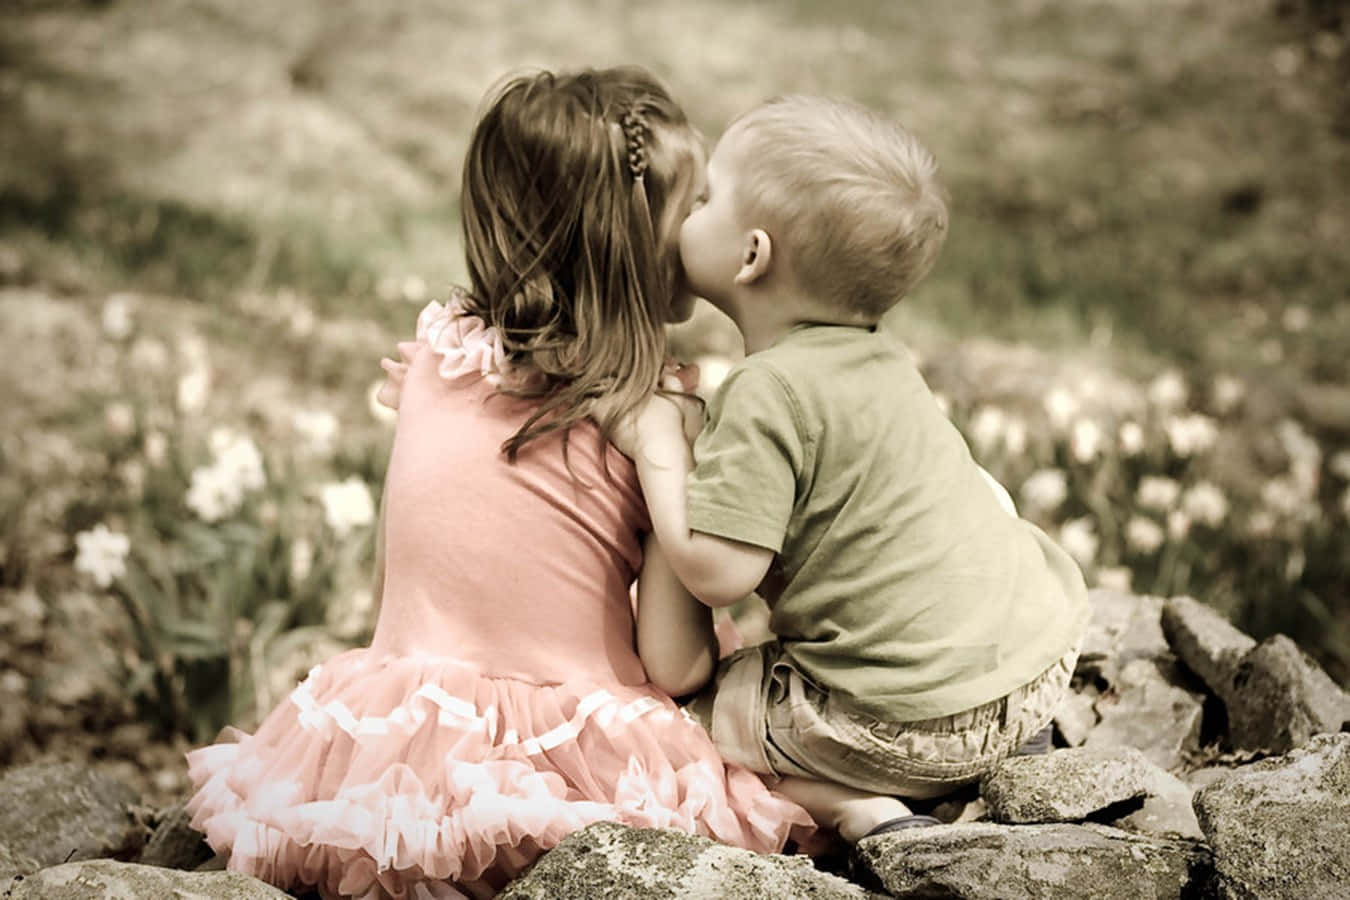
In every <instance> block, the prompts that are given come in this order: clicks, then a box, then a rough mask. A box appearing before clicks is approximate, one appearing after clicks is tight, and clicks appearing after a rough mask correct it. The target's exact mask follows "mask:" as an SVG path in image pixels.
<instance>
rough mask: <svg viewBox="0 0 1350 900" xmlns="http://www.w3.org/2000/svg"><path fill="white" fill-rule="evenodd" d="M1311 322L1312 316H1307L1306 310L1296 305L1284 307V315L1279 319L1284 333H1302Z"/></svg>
mask: <svg viewBox="0 0 1350 900" xmlns="http://www.w3.org/2000/svg"><path fill="white" fill-rule="evenodd" d="M1311 321H1312V316H1310V315H1309V314H1308V308H1307V307H1305V306H1298V305H1297V304H1295V305H1293V306H1287V307H1285V310H1284V315H1283V316H1281V317H1280V322H1281V323H1282V324H1283V325H1284V330H1285V331H1293V332H1299V331H1303V330H1304V329H1305V328H1307V327H1308V325H1309V323H1311Z"/></svg>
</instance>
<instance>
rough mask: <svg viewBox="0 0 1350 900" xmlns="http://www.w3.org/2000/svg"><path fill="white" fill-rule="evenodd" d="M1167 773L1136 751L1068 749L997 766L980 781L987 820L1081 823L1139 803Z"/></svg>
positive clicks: (1121, 749)
mask: <svg viewBox="0 0 1350 900" xmlns="http://www.w3.org/2000/svg"><path fill="white" fill-rule="evenodd" d="M1160 774H1162V775H1165V774H1167V773H1165V772H1162V771H1161V770H1160V769H1159V768H1158V767H1157V766H1155V765H1154V764H1153V763H1151V762H1149V761H1148V758H1147V757H1145V756H1144V754H1143V753H1141V752H1139V751H1138V750H1135V749H1134V748H1133V747H1104V748H1088V747H1070V748H1064V749H1060V750H1054V751H1051V752H1050V753H1047V754H1045V755H1044V756H1019V757H1013V758H1011V759H1006V760H1004V761H1003V762H1001V763H999V764H998V765H997V766H996V767H995V768H994V770H993V771H992V772H990V773H989V774H988V775H987V776H985V778H984V779H983V780H982V781H981V782H980V796H981V797H983V798H984V801H985V803H987V804H988V805H989V817H990V818H991V819H992V820H993V821H995V822H1001V823H1005V824H1036V823H1048V822H1081V821H1082V820H1084V819H1086V818H1087V817H1089V816H1091V815H1092V814H1093V813H1095V812H1099V811H1101V810H1103V809H1106V808H1107V807H1109V806H1113V805H1115V804H1117V803H1123V802H1125V801H1127V800H1135V799H1141V798H1143V797H1144V796H1146V795H1147V794H1148V793H1149V790H1150V788H1151V787H1153V786H1154V785H1155V784H1157V783H1158V775H1160Z"/></svg>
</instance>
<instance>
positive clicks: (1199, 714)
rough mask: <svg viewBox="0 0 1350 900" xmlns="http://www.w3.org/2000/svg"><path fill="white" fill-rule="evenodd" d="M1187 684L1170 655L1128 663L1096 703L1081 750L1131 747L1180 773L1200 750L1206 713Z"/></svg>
mask: <svg viewBox="0 0 1350 900" xmlns="http://www.w3.org/2000/svg"><path fill="white" fill-rule="evenodd" d="M1188 678H1189V676H1188V675H1187V674H1186V673H1185V672H1184V671H1183V670H1182V669H1181V667H1180V666H1178V665H1177V664H1176V661H1175V659H1174V658H1173V657H1172V656H1171V655H1170V654H1167V655H1165V656H1160V657H1150V658H1137V659H1132V660H1130V661H1128V662H1126V663H1125V664H1124V665H1122V666H1121V667H1120V668H1119V670H1118V671H1117V673H1116V680H1115V685H1114V686H1113V687H1112V689H1111V690H1109V691H1107V692H1106V693H1104V694H1102V695H1101V696H1100V697H1099V698H1097V703H1096V705H1095V707H1094V709H1095V710H1096V712H1097V715H1098V716H1099V717H1100V721H1098V722H1097V724H1096V726H1094V727H1093V728H1092V730H1091V731H1089V732H1088V734H1087V737H1086V738H1085V739H1084V741H1083V746H1084V747H1092V748H1103V749H1106V748H1111V747H1134V748H1135V749H1136V750H1140V751H1142V752H1143V754H1144V755H1145V756H1147V757H1148V758H1149V760H1151V761H1152V762H1153V763H1154V764H1155V765H1157V766H1159V767H1161V768H1163V769H1167V770H1168V771H1177V770H1179V769H1181V768H1182V767H1183V766H1184V765H1185V761H1186V757H1187V755H1188V754H1190V753H1192V752H1194V751H1195V750H1197V749H1198V748H1199V744H1200V726H1201V723H1202V721H1203V720H1204V712H1205V698H1204V695H1203V694H1199V693H1196V692H1195V691H1192V690H1190V689H1188V688H1187V687H1185V686H1183V684H1182V683H1181V682H1184V681H1186V680H1187V679H1188ZM1192 680H1193V679H1192Z"/></svg>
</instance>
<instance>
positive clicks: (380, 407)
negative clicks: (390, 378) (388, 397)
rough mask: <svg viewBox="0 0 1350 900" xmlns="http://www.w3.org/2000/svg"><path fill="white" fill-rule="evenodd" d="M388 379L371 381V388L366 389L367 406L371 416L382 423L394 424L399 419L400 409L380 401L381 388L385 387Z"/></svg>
mask: <svg viewBox="0 0 1350 900" xmlns="http://www.w3.org/2000/svg"><path fill="white" fill-rule="evenodd" d="M385 381H386V379H384V378H380V379H378V380H376V381H372V382H371V383H370V388H369V389H368V390H367V391H366V408H367V409H369V410H370V416H371V418H373V419H374V420H375V421H376V422H379V423H380V424H381V425H393V424H394V423H395V422H397V421H398V410H396V409H390V408H389V407H387V406H385V405H384V404H383V403H381V402H380V389H381V388H382V387H384V385H385Z"/></svg>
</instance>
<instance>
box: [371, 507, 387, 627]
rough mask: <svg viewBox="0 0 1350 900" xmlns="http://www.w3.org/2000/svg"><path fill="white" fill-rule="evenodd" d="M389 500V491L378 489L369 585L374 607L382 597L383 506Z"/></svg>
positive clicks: (376, 606) (377, 606)
mask: <svg viewBox="0 0 1350 900" xmlns="http://www.w3.org/2000/svg"><path fill="white" fill-rule="evenodd" d="M388 501H389V491H388V490H387V489H385V488H381V489H380V514H379V517H378V518H377V519H376V520H375V583H374V584H373V585H371V590H370V593H371V596H372V597H374V598H375V609H376V610H378V609H379V608H380V603H381V601H382V600H383V599H384V508H385V506H386V505H387V504H388Z"/></svg>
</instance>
